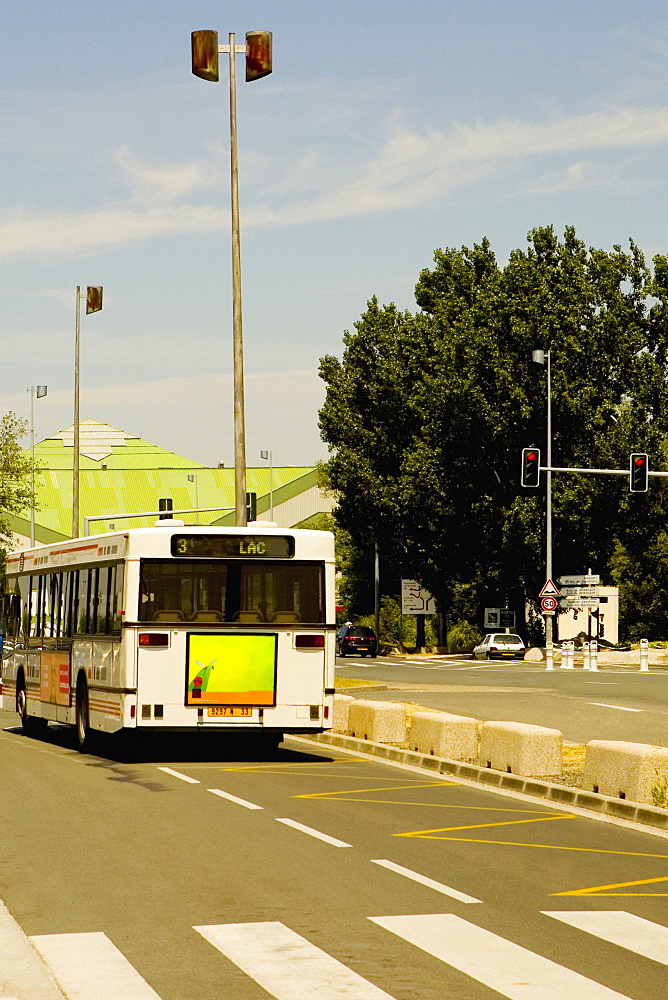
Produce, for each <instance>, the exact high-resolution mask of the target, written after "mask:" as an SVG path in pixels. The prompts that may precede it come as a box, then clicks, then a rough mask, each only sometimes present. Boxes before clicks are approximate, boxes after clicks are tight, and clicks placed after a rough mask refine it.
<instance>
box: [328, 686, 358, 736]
mask: <svg viewBox="0 0 668 1000" xmlns="http://www.w3.org/2000/svg"><path fill="white" fill-rule="evenodd" d="M353 701H355V699H354V698H353V697H351V695H349V694H335V695H334V721H333V723H332V729H333V730H334V732H335V733H347V732H348V709H349V707H350V704H351V702H353Z"/></svg>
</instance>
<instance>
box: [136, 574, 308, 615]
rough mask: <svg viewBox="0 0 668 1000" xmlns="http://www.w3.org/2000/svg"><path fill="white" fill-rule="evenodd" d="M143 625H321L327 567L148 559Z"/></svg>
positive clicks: (141, 596) (141, 601)
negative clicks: (169, 623)
mask: <svg viewBox="0 0 668 1000" xmlns="http://www.w3.org/2000/svg"><path fill="white" fill-rule="evenodd" d="M139 621H142V622H189V623H194V624H202V625H207V624H208V625H212V624H213V625H215V624H217V623H223V622H224V623H228V624H229V623H232V624H242V625H258V624H260V625H261V624H293V623H304V624H318V625H319V624H323V623H324V622H325V588H324V565H323V564H322V563H312V562H301V563H300V562H290V563H287V562H282V563H279V562H270V561H263V562H254V563H243V562H239V561H234V562H231V561H230V562H227V561H225V562H222V561H220V562H213V563H203V562H202V561H199V560H198V561H197V562H194V561H193V562H190V561H186V560H180V559H179V560H178V561H177V560H172V559H169V560H168V559H144V560H142V562H141V575H140V593H139Z"/></svg>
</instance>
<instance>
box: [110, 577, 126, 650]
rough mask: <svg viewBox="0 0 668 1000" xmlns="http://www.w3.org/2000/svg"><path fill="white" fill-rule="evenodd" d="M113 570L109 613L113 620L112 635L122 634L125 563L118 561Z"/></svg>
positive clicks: (111, 622)
mask: <svg viewBox="0 0 668 1000" xmlns="http://www.w3.org/2000/svg"><path fill="white" fill-rule="evenodd" d="M113 571H114V572H113V576H112V581H111V584H110V607H109V614H110V617H111V621H110V623H109V624H110V628H109V630H110V632H111V634H112V635H120V634H121V625H122V623H123V616H122V615H121V611H123V563H118V564H117V565H116V566H114V567H113Z"/></svg>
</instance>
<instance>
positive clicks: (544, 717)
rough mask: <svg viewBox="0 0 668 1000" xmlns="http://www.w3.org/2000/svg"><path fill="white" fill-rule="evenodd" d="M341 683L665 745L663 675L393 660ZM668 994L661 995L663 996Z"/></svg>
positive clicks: (363, 666)
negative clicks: (359, 682)
mask: <svg viewBox="0 0 668 1000" xmlns="http://www.w3.org/2000/svg"><path fill="white" fill-rule="evenodd" d="M336 675H337V679H338V683H339V684H344V683H345V678H347V677H350V678H358V679H363V680H365V681H369V680H377V681H378V682H379V683H380V684H381V685H386V686H387V690H384V691H368V692H367V691H365V690H364V689H362V688H358V689H352V690H350V691H348V693H349V694H352V695H353V696H354V697H358V698H371V699H376V700H381V701H406V702H412V703H416V704H419V705H424V706H425V708H430V709H437V710H439V711H443V712H452V713H453V714H455V715H469V716H473V717H474V718H476V719H482V720H483V721H485V720H488V719H496V720H504V721H508V722H524V723H530V724H533V725H536V726H547V727H549V728H551V729H559V730H560V731H561V732H562V733H563V735H564V738H565V739H566V740H568V741H570V742H574V743H588V742H589V741H590V740H628V741H630V742H632V743H649V744H654V745H657V746H668V672H666V671H665V670H657V669H652V670H650V671H649V672H647V673H642V674H641V673H639V672H638V671H637V670H635V671H633V670H628V669H623V668H615V667H608V668H606V669H605V670H599V671H598V672H593V673H592V672H589V671H584V670H582V669H576V670H561V669H556V670H553V671H546V670H545V667H544V666H543V665H542V664H533V663H520V662H517V663H503V662H497V661H489V662H488V661H486V660H478V661H472V660H470V659H466V660H458V661H453V660H447V661H442V660H441V661H439V660H435V659H433V658H429V659H425V660H423V661H420V660H416V659H411V660H410V661H406V660H402V659H399V658H394V657H378V659H377V660H371V659H368V658H364V659H362V658H361V657H360V658H359V659H354V658H352V657H350V658H349V657H346V658H345V659H343V660H342V659H338V660H337V671H336ZM666 992H667V995H668V990H667V991H666Z"/></svg>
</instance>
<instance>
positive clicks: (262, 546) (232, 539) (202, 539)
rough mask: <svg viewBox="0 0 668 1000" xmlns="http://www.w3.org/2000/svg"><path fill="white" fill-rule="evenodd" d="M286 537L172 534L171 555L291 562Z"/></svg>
mask: <svg viewBox="0 0 668 1000" xmlns="http://www.w3.org/2000/svg"><path fill="white" fill-rule="evenodd" d="M294 554H295V540H294V538H291V537H290V536H289V535H183V534H178V535H172V555H173V556H178V557H180V558H182V559H292V557H293V556H294Z"/></svg>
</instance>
